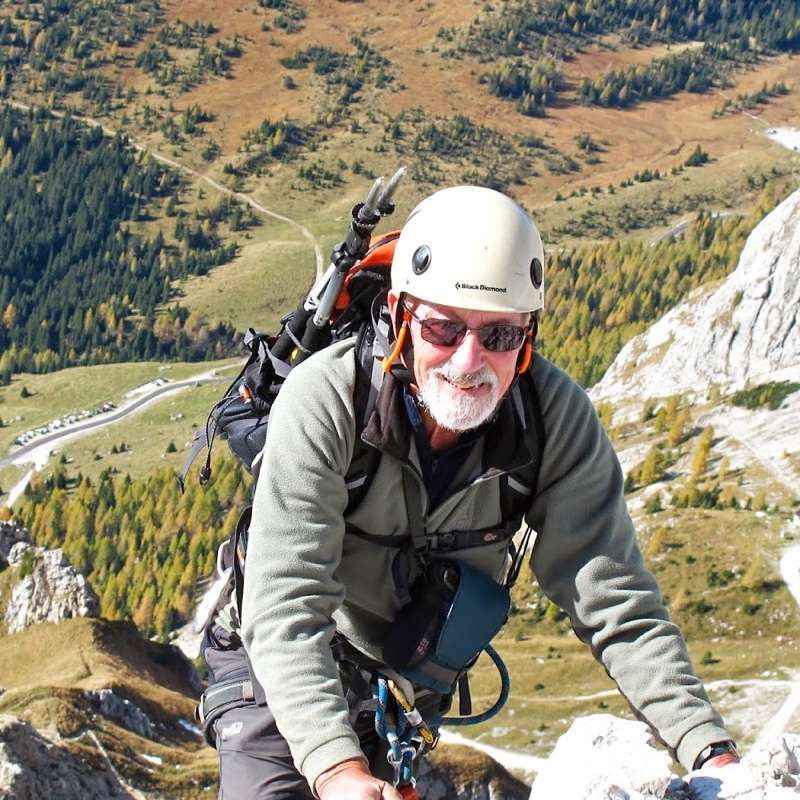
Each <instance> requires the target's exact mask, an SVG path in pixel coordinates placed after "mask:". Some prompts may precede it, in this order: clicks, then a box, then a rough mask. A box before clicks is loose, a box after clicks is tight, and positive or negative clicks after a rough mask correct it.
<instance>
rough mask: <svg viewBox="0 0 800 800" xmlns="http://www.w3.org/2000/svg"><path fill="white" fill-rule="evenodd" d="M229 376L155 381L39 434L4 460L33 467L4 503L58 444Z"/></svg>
mask: <svg viewBox="0 0 800 800" xmlns="http://www.w3.org/2000/svg"><path fill="white" fill-rule="evenodd" d="M227 380H228V379H227V378H225V377H219V376H217V375H214V374H212V373H209V372H204V373H202V374H200V375H196V376H195V377H192V378H183V379H182V380H178V381H170V382H169V383H164V384H162V385H161V386H157V385H156V384H155V383H154V384H153V385H152V387H151V388H146V389H145V390H144V391H143V392H141V393H139V394H138V396H137V397H136V398H135V399H133V400H131V401H129V402H127V403H122V404H120V406H119V407H118V408H115V409H114V410H112V411H108V412H106V413H104V414H98V415H97V416H95V417H91V418H89V419H86V420H81V421H80V422H76V423H74V424H73V425H69V426H66V427H63V428H58V429H57V430H54V431H50V432H49V433H45V434H42V435H41V436H37V437H36V438H35V439H33V440H32V441H30V442H26V443H25V444H24V445H22V446H21V447H18V448H17V449H16V450H15V451H14V452H13V453H11V454H10V455H8V456H6V457H5V458H2V459H0V469H3V468H5V467H9V466H12V465H14V464H27V463H32V464H33V467H32V468H31V469H30V470H29V471H28V472H27V473H26V475H25V476H24V477H23V478H22V479H21V480H20V481H18V483H17V484H16V485H15V486H14V488H13V489H11V491H10V492H9V493H8V494H7V495H6V496H5V497H4V498H3V505H6V506H12V505H13V504H14V503H15V502H16V500H17V498H18V497H19V496H20V494H21V493H22V492H23V491H24V490H25V487H26V486H27V485H28V482H29V481H30V479H31V478H32V477H33V473H34V472H35V471H36V470H37V469H39V470H40V469H42V468H43V467H44V465H45V464H46V463H47V460H48V458H49V457H50V455H51V454H52V452H53V447H54V445H56V444H57V443H58V444H64V443H65V442H66V441H68V440H72V439H77V438H79V437H81V436H85V435H86V434H87V433H89V432H90V431H93V430H95V429H96V428H101V427H103V426H105V425H112V424H114V423H115V422H119V421H120V420H121V419H124V418H125V417H127V416H128V415H129V414H133V413H135V412H136V411H141V410H142V409H143V408H144V407H145V406H148V405H149V404H150V403H153V402H155V401H156V400H158V399H160V398H163V397H164V396H166V395H168V394H173V393H174V392H178V391H180V390H181V389H187V388H189V387H190V386H196V385H197V384H200V383H212V382H215V381H227Z"/></svg>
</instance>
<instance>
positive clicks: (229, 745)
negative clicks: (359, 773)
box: [201, 627, 449, 800]
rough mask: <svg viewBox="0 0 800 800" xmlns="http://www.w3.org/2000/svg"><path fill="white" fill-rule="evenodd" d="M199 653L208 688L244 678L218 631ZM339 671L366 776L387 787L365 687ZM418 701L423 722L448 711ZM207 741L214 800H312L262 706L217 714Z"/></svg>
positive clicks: (237, 656)
mask: <svg viewBox="0 0 800 800" xmlns="http://www.w3.org/2000/svg"><path fill="white" fill-rule="evenodd" d="M201 652H202V655H203V659H204V660H205V662H206V664H207V665H208V669H209V683H210V684H211V685H212V686H213V685H215V684H219V683H224V682H225V680H226V679H230V678H231V676H241V675H243V674H246V670H247V669H248V661H247V656H246V654H245V650H244V646H243V645H242V644H241V642H240V641H238V640H236V639H235V638H234V639H232V637H231V636H230V634H229V633H228V632H227V631H225V630H223V629H222V628H219V627H214V628H213V629H211V630H210V631H207V632H206V637H205V639H204V641H203V646H202V651H201ZM339 665H340V673H341V674H342V683H343V689H344V690H345V692H346V696H347V699H348V702H349V704H350V708H351V711H350V723H351V725H352V726H353V730H354V731H355V732H356V734H357V736H358V739H359V742H360V744H361V749H362V751H363V753H364V755H365V757H366V758H367V761H368V762H369V765H370V771H371V772H372V774H373V775H374V776H375V777H378V778H381V779H382V780H385V781H389V782H390V783H391V782H392V781H393V780H394V769H393V767H392V766H391V764H389V762H388V761H387V759H386V755H387V753H388V751H389V748H388V745H387V743H386V742H385V741H384V740H383V739H382V738H381V737H380V736H378V734H377V732H376V730H375V712H374V709H373V708H370V707H368V708H366V709H361V706H362V705H364V701H365V700H368V699H369V686H368V684H367V683H366V682H365V681H363V680H362V681H358V680H356V677H357V673H358V672H359V669H360V668H358V667H357V666H356V665H354V664H352V663H350V662H344V661H340V662H339ZM359 684H363V686H361V685H359ZM354 690H355V691H354ZM419 700H420V701H419V703H418V708H419V710H420V712H421V713H422V714H423V716H424V717H425V719H428V718H433V717H434V716H438V715H440V714H443V713H444V712H445V711H446V710H447V707H448V706H449V698H443V697H442V696H441V695H431V694H428V695H427V696H425V697H424V698H420V699H419ZM426 712H427V713H426ZM207 738H209V739H210V740H211V741H213V742H214V744H215V747H216V749H217V753H218V754H219V800H314V795H313V793H312V792H311V788H310V787H309V785H308V782H307V781H306V779H305V778H304V777H303V776H302V775H301V774H300V772H298V770H297V769H296V767H295V766H294V762H293V760H292V755H291V752H290V751H289V745H288V744H287V742H286V740H285V739H284V738H283V736H282V735H281V733H280V731H279V730H278V727H277V725H276V724H275V717H274V716H273V715H272V712H271V711H270V709H269V706H268V705H266V704H258V703H256V702H255V701H253V702H249V703H243V704H242V705H240V706H237V707H234V708H231V709H229V710H227V711H225V712H223V713H222V714H220V715H219V716H218V717H217V718H216V719H214V721H213V723H212V724H211V727H210V729H209V730H208V731H207ZM417 766H418V759H416V760H415V768H416V767H417Z"/></svg>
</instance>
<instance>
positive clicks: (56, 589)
mask: <svg viewBox="0 0 800 800" xmlns="http://www.w3.org/2000/svg"><path fill="white" fill-rule="evenodd" d="M8 563H9V564H10V565H11V567H12V568H14V569H16V570H17V572H18V574H20V576H21V577H20V581H19V583H18V584H17V585H16V586H14V588H13V589H12V591H11V598H10V600H9V602H8V605H7V606H6V609H5V614H4V619H5V623H6V626H7V629H8V632H9V633H17V632H19V631H22V630H25V628H27V627H28V626H29V625H34V624H36V623H37V622H60V621H61V620H63V619H69V618H71V617H78V616H82V617H99V616H100V601H99V600H98V598H97V595H96V594H95V592H94V590H93V589H92V587H91V586H90V585H89V583H88V581H87V580H86V578H85V577H84V576H83V575H81V573H80V572H78V571H77V570H76V569H75V568H74V567H73V566H72V565H71V564H70V563H69V561H68V560H67V557H66V556H65V555H64V552H63V551H62V550H61V549H60V548H59V549H56V550H47V549H45V548H43V547H33V546H32V545H30V544H28V543H27V542H24V541H18V542H17V543H16V544H14V545H13V546H12V547H11V549H10V551H9V554H8Z"/></svg>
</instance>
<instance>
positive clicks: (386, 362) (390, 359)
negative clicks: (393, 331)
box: [381, 311, 411, 372]
mask: <svg viewBox="0 0 800 800" xmlns="http://www.w3.org/2000/svg"><path fill="white" fill-rule="evenodd" d="M410 322H411V314H409V313H408V311H404V312H403V321H402V322H401V324H400V330H399V331H398V332H397V338H396V339H395V342H394V347H392V352H391V353H389V355H388V356H386V357H385V358H384V359H383V361H382V362H381V364H382V366H383V371H384V372H388V371H389V370H390V369H391V368H392V364H394V362H395V361H396V360H397V357H398V356H399V355H400V353H401V352H402V350H403V345H404V344H405V342H406V336H407V335H408V326H409V324H410Z"/></svg>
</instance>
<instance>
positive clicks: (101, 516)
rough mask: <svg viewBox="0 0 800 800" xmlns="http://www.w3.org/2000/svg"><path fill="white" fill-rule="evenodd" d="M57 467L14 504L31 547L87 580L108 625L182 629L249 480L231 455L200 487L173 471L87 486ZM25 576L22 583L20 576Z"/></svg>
mask: <svg viewBox="0 0 800 800" xmlns="http://www.w3.org/2000/svg"><path fill="white" fill-rule="evenodd" d="M66 469H67V468H66V466H65V464H64V463H60V464H58V465H56V467H55V469H54V470H53V472H52V474H51V475H49V476H47V477H45V476H43V475H37V476H36V477H35V478H34V480H33V481H32V482H31V483H30V484H29V486H28V487H27V488H26V490H25V494H24V497H23V498H21V500H20V502H19V503H18V504H17V506H15V509H14V516H15V518H16V519H18V520H19V521H20V522H22V524H23V525H25V526H26V527H28V528H29V529H30V530H31V532H32V534H33V536H34V541H35V542H36V544H37V546H40V547H48V548H55V547H61V548H63V550H64V552H65V554H66V555H67V557H68V558H69V560H70V563H71V564H72V565H73V566H74V567H75V568H76V569H77V570H79V571H80V572H81V573H82V574H83V575H85V576H86V577H87V579H88V580H89V583H90V584H91V585H92V587H93V588H94V589H95V591H96V592H97V594H98V596H99V598H100V602H101V612H102V615H103V616H104V617H106V618H108V619H132V620H133V621H134V622H135V623H136V625H137V626H138V627H139V628H140V630H141V631H142V632H143V633H144V634H145V635H147V636H153V635H160V636H166V635H167V634H168V633H169V632H170V631H173V630H175V628H176V627H178V626H180V625H183V624H185V623H186V622H187V621H188V620H189V618H190V616H191V612H192V609H193V608H194V604H195V602H196V600H197V585H198V582H200V581H201V580H204V579H207V578H208V577H209V576H210V575H211V574H212V573H213V571H214V566H215V564H216V555H217V547H218V546H219V545H220V544H221V543H222V542H223V541H224V540H225V539H227V537H228V536H230V534H231V532H232V531H233V528H234V526H235V524H236V520H237V519H238V516H239V513H240V512H241V510H242V509H243V508H244V506H245V505H246V502H247V496H248V492H249V487H250V484H251V483H252V480H251V479H250V477H249V476H248V475H247V474H246V473H245V471H244V469H243V468H242V467H241V466H240V465H239V463H238V462H236V461H235V460H234V459H233V457H232V456H231V457H229V458H221V459H219V460H218V462H217V464H216V466H215V476H214V480H213V482H212V483H210V484H209V485H208V486H205V487H204V486H201V485H200V483H199V482H198V481H197V480H188V481H187V482H186V490H185V492H183V493H181V487H180V484H179V482H178V479H177V475H176V474H175V472H174V471H173V470H168V469H164V468H158V469H155V470H154V471H153V474H152V475H151V476H150V477H149V478H148V479H147V480H132V479H131V478H130V477H129V476H114V475H113V474H112V472H111V471H108V470H107V471H105V472H103V473H102V475H101V477H100V481H99V483H97V485H94V484H93V483H92V482H91V481H90V480H89V478H87V477H83V476H81V475H80V474H78V475H75V476H69V475H68V474H67V471H66ZM21 577H24V576H21Z"/></svg>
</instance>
